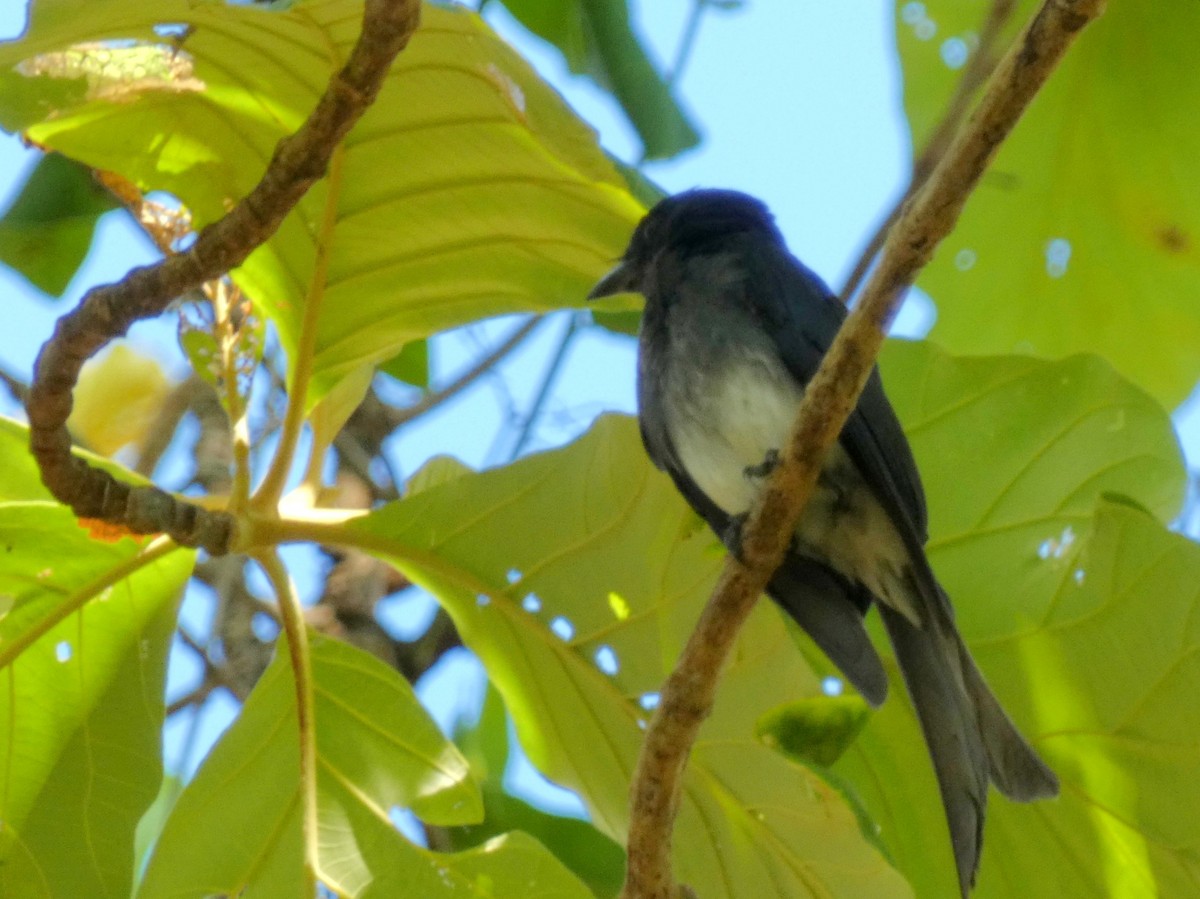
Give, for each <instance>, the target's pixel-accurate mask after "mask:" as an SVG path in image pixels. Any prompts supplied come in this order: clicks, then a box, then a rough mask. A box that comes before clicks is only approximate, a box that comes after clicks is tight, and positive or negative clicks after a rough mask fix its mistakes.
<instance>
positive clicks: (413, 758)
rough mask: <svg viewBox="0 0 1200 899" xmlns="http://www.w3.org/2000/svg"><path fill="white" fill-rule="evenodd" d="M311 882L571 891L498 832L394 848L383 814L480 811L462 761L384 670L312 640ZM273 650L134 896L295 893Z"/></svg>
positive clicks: (288, 714) (291, 779) (289, 769)
mask: <svg viewBox="0 0 1200 899" xmlns="http://www.w3.org/2000/svg"><path fill="white" fill-rule="evenodd" d="M312 661H313V678H314V685H315V693H316V697H315V698H316V702H315V714H316V727H317V756H318V759H317V764H318V794H319V798H318V803H319V818H320V821H319V826H320V836H319V844H320V857H319V859H318V863H319V867H320V871H321V876H322V878H323V879H324V880H326V882H328V883H329V884H330V885H331V886H336V887H337V888H338V889H339V890H341V891H342V892H344V893H346V894H348V895H353V896H397V897H400V896H413V897H425V896H428V897H438V896H490V895H493V893H490V892H489V890H490V889H493V888H494V889H495V891H496V892H495V895H518V893H516V892H512V893H509V892H502V891H501V889H502V888H503V889H515V880H516V878H518V877H520V878H523V879H522V880H520V883H523V884H527V885H530V886H531V888H539V887H544V889H545V895H549V896H559V895H561V896H564V897H567V896H583V895H585V894H584V893H582V892H581V891H580V890H581V888H578V887H577V885H576V883H575V881H574V880H573V878H571V877H570V875H569V874H567V873H566V872H565V870H563V869H562V868H561V866H559V865H558V864H557V863H556V862H554V861H553V859H552V858H551V857H550V856H548V855H547V854H546V853H545V852H544V851H543V850H541V849H540V847H538V846H536V844H533V843H532V842H531V841H528V840H525V839H523V838H520V837H512V838H508V839H504V840H500V841H496V842H493V843H489V844H488V846H486V847H483V848H482V849H480V850H477V851H475V852H472V853H464V854H459V855H444V854H440V853H435V852H429V851H427V850H425V849H422V848H421V847H419V846H414V845H413V844H412V843H410V842H408V841H407V840H405V839H404V838H403V837H401V836H400V834H399V833H398V832H397V831H396V830H395V828H394V827H393V825H392V823H391V821H390V819H389V814H390V812H391V810H393V809H396V808H412V809H413V811H415V812H416V813H417V814H418V815H420V816H421V817H422V818H424V819H425V820H427V821H430V822H433V823H437V824H443V825H452V824H463V823H466V822H468V821H475V820H478V819H479V818H480V816H481V815H482V811H483V810H482V806H481V803H480V798H479V793H478V788H477V786H476V785H475V783H474V782H473V780H472V779H471V777H470V775H469V772H468V769H467V764H466V760H465V759H463V757H462V756H461V755H460V754H459V753H458V751H457V750H456V749H455V748H454V746H453V745H452V744H451V743H449V742H447V741H446V739H445V738H444V737H442V735H441V734H440V733H439V731H438V730H437V726H436V725H435V724H434V723H433V721H432V720H431V719H430V718H429V716H428V714H427V713H426V712H425V710H424V709H423V708H422V707H421V705H420V703H419V701H418V700H417V699H416V697H415V695H414V694H413V692H412V688H411V687H410V686H409V685H408V683H407V682H406V681H404V680H403V678H401V677H400V675H399V674H397V673H396V672H395V671H394V670H393V669H391V668H389V667H388V666H386V665H384V664H383V663H382V662H380V661H379V660H377V659H375V658H374V657H373V656H370V655H368V654H367V653H364V652H362V651H361V650H358V649H355V648H354V647H352V646H349V645H347V644H344V643H340V642H338V641H335V640H331V639H328V638H325V637H320V636H318V635H313V637H312ZM295 709H296V707H295V693H294V687H293V683H292V679H291V669H290V665H289V662H288V660H287V654H286V652H283V653H277V654H276V658H275V659H274V660H273V661H272V663H271V665H270V666H269V667H268V668H267V671H266V673H265V674H264V675H263V677H262V679H261V680H260V681H259V683H258V686H256V687H255V689H254V692H253V693H251V695H250V697H249V698H248V699H247V701H246V704H245V706H244V707H243V709H242V714H241V715H240V716H239V717H238V719H237V721H235V722H234V724H233V725H232V727H230V729H229V731H228V732H227V733H226V734H225V736H224V737H223V738H222V739H221V742H220V743H218V744H217V746H216V748H215V749H214V750H213V752H212V754H211V755H210V756H209V758H208V759H207V760H206V761H205V763H204V765H203V766H202V767H201V769H200V771H199V773H198V774H197V775H196V779H195V780H194V781H193V782H192V783H191V784H190V785H189V786H188V788H187V789H186V790H185V791H184V792H183V794H182V795H181V796H180V797H179V800H178V802H177V803H176V805H175V809H174V811H173V812H172V814H171V818H170V819H169V820H168V822H167V825H166V827H165V828H164V830H163V834H162V837H161V839H160V840H159V844H158V846H157V848H156V849H155V851H154V854H153V856H152V857H151V861H150V867H149V868H148V870H147V872H146V877H145V880H144V882H143V884H142V887H141V891H140V892H139V895H141V896H146V897H151V896H160V895H172V896H179V897H184V896H206V895H209V894H210V893H213V892H220V893H225V892H237V891H238V890H241V889H246V890H249V891H250V892H249V893H247V895H272V896H274V895H300V894H301V892H302V889H301V886H300V884H301V875H302V867H301V859H302V856H303V849H302V845H301V830H300V807H301V796H300V784H299V777H298V771H299V750H298V734H297V731H296V728H297V724H296V712H295Z"/></svg>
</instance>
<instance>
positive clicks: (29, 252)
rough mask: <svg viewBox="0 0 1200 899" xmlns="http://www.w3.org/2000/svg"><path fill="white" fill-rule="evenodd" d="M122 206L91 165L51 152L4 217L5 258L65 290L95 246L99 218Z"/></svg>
mask: <svg viewBox="0 0 1200 899" xmlns="http://www.w3.org/2000/svg"><path fill="white" fill-rule="evenodd" d="M117 206H118V203H117V201H116V198H115V197H113V196H112V194H110V193H109V192H108V191H106V190H105V189H104V188H103V187H101V186H100V185H99V184H97V183H96V181H95V179H94V178H93V177H92V173H91V172H90V171H89V170H88V169H87V168H86V167H84V166H81V165H79V164H78V163H76V162H72V161H71V160H69V159H67V158H66V157H64V156H60V155H59V154H57V153H48V154H47V155H45V156H43V157H42V159H41V161H40V162H38V164H37V167H36V168H35V169H34V170H33V171H32V172H31V173H30V175H29V178H28V179H27V180H26V181H25V184H24V186H23V187H22V188H21V192H20V193H19V194H18V195H17V198H16V199H15V200H14V201H13V203H12V205H11V206H9V208H8V211H7V212H5V213H4V215H3V217H0V262H3V263H5V264H6V265H9V266H11V267H12V268H14V269H16V270H17V271H19V272H20V273H21V274H22V275H24V276H25V277H26V278H28V279H29V281H30V283H31V284H33V286H34V287H36V288H38V290H41V291H43V292H45V293H48V294H51V295H53V296H60V295H61V294H62V292H63V291H64V290H66V289H67V285H68V284H69V283H70V281H71V278H73V277H74V276H75V272H76V271H78V270H79V266H80V265H82V264H83V260H84V257H86V256H87V252H88V250H89V249H90V248H91V246H92V235H93V234H94V233H95V230H96V219H98V218H99V217H100V216H101V215H103V214H104V213H105V212H108V211H109V210H110V209H115V208H117Z"/></svg>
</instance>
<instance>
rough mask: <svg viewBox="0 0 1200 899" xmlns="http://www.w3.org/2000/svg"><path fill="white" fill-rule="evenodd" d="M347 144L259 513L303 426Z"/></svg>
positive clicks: (334, 165)
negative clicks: (277, 442) (277, 441)
mask: <svg viewBox="0 0 1200 899" xmlns="http://www.w3.org/2000/svg"><path fill="white" fill-rule="evenodd" d="M345 159H346V148H345V146H344V145H340V144H339V145H338V148H337V149H336V150H334V152H333V158H332V160H331V161H330V165H329V176H328V177H329V189H328V191H327V192H326V194H325V215H324V218H323V219H322V221H321V233H320V234H319V235H318V236H317V241H316V244H317V258H316V260H315V262H314V265H313V273H312V279H311V281H310V282H309V288H308V296H307V297H305V299H304V318H303V320H302V321H301V324H300V337H299V339H298V340H297V341H296V347H295V350H294V352H293V358H292V360H291V362H292V382H291V384H289V385H288V392H287V397H288V399H287V410H286V411H285V412H284V414H283V426H282V427H281V428H280V431H279V445H278V446H276V447H275V455H274V457H273V458H272V459H271V465H270V468H268V469H267V474H266V476H265V477H264V478H263V480H262V483H261V484H259V485H258V490H256V491H255V493H254V498H253V499H252V500H251V501H250V504H251V506H252V508H253V509H254V511H255V512H258V513H259V514H271V512H272V511H273V510H274V509H275V508H276V507H278V505H279V500H280V498H281V497H282V496H283V489H284V487H285V486H286V485H287V478H288V473H289V472H290V471H291V468H292V462H293V460H294V459H295V456H296V445H297V444H298V443H299V442H300V431H301V429H302V428H303V427H304V416H305V414H306V412H307V406H308V388H309V385H310V384H311V383H312V375H313V361H314V358H313V357H314V356H315V355H316V351H317V327H318V325H319V323H320V320H321V306H322V301H323V300H324V299H325V285H326V283H327V282H328V277H329V252H330V248H331V247H332V244H333V230H334V227H335V226H336V225H337V198H338V197H340V196H341V185H342V171H343V168H344V165H345Z"/></svg>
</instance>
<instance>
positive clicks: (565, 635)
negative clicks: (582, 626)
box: [550, 615, 575, 640]
mask: <svg viewBox="0 0 1200 899" xmlns="http://www.w3.org/2000/svg"><path fill="white" fill-rule="evenodd" d="M550 630H552V631H553V632H554V634H555V636H557V637H559V638H560V639H562V640H570V639H571V638H572V637H574V636H575V625H573V624H572V623H571V622H570V621H568V620H567V619H566V618H563V616H562V615H559V616H558V617H557V618H554V619H553V620H551V622H550Z"/></svg>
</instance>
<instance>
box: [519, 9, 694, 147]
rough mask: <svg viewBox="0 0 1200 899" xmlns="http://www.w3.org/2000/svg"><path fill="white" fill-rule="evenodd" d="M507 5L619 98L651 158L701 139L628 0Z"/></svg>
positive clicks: (569, 62) (576, 66) (571, 63)
mask: <svg viewBox="0 0 1200 899" xmlns="http://www.w3.org/2000/svg"><path fill="white" fill-rule="evenodd" d="M504 5H505V6H506V7H508V10H509V11H510V12H511V13H512V14H513V15H514V16H515V17H516V18H517V20H518V21H519V22H520V23H521V24H522V25H524V26H525V27H526V28H528V29H529V30H530V31H532V32H533V33H534V34H536V35H537V36H538V37H540V38H542V39H543V40H545V41H547V42H548V43H550V44H553V45H554V46H555V47H557V48H558V50H559V51H560V52H561V53H562V55H563V58H564V59H565V60H566V62H567V66H568V67H569V68H570V70H571V71H572V72H573V73H575V74H576V75H582V74H586V75H588V76H589V77H591V79H592V80H593V81H595V82H596V84H597V85H598V86H599V87H600V88H602V89H604V90H607V91H610V92H611V93H612V94H613V95H614V96H615V97H616V99H617V102H619V103H620V104H621V108H622V109H624V110H625V115H627V116H628V117H629V120H630V122H631V123H632V124H633V127H634V128H636V129H637V133H638V137H639V138H641V141H642V145H643V155H644V156H645V158H646V159H665V158H668V157H671V156H677V155H678V154H680V153H682V152H683V151H684V150H689V149H691V148H692V147H694V146H696V144H698V143H699V142H700V135H699V134H698V133H697V132H696V128H695V126H694V125H692V123H691V122H690V121H688V118H687V116H686V115H685V114H684V112H683V110H682V109H680V107H679V103H678V101H677V100H676V99H675V98H674V97H673V96H672V95H671V88H670V87H669V86H668V85H667V83H666V82H665V81H664V80H663V77H662V75H660V74H659V72H658V70H657V69H656V68H655V67H654V64H653V63H652V62H651V61H650V58H649V56H647V55H646V50H645V48H644V47H643V46H642V44H641V41H640V40H639V39H638V36H637V34H635V33H634V30H633V27H632V26H631V24H630V22H629V8H628V6H627V3H626V0H573V2H559V3H544V2H541V0H504Z"/></svg>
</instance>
